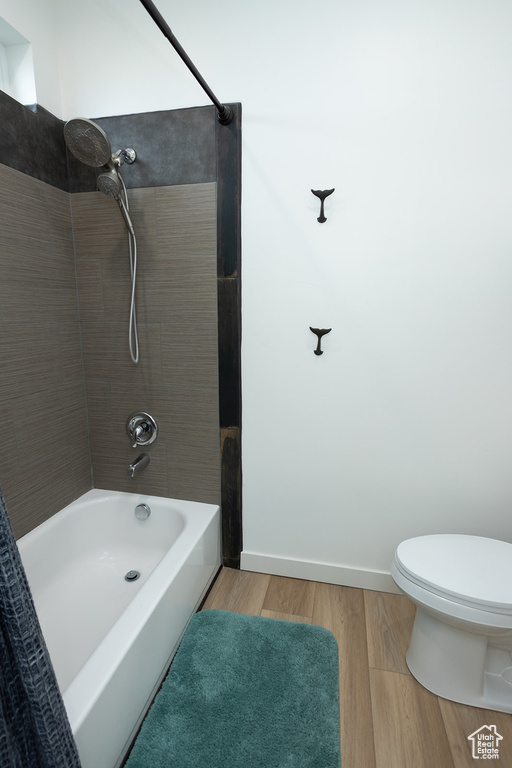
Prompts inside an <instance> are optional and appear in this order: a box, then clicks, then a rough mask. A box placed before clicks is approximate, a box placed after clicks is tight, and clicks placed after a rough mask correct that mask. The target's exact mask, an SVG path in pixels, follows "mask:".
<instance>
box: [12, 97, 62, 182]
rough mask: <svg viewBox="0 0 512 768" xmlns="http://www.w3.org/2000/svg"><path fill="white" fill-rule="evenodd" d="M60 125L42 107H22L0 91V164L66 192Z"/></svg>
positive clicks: (60, 122)
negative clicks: (0, 130) (0, 133)
mask: <svg viewBox="0 0 512 768" xmlns="http://www.w3.org/2000/svg"><path fill="white" fill-rule="evenodd" d="M63 125H64V123H63V121H62V120H59V119H58V118H57V117H55V116H54V115H52V114H51V112H48V111H47V110H46V109H44V108H43V107H40V106H38V105H37V104H35V105H33V106H31V107H25V106H23V104H20V103H19V102H18V101H16V99H13V98H11V97H10V96H8V95H7V94H6V93H4V92H3V91H0V126H1V129H2V136H1V140H0V163H2V164H3V165H7V166H9V168H14V169H15V170H17V171H21V173H26V174H27V175H28V176H32V177H33V178H35V179H40V180H41V181H44V182H46V183H47V184H51V185H52V186H53V187H58V188H59V189H63V190H65V191H66V192H67V191H68V190H69V187H68V172H67V167H66V145H65V143H64V137H63V135H62V126H63Z"/></svg>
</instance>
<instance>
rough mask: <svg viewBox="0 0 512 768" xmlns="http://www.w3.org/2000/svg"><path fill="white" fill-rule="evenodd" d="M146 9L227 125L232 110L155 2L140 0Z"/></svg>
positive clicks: (218, 116) (222, 122)
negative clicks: (206, 78) (188, 51)
mask: <svg viewBox="0 0 512 768" xmlns="http://www.w3.org/2000/svg"><path fill="white" fill-rule="evenodd" d="M140 2H141V3H142V5H143V6H144V8H145V9H146V11H147V12H148V13H149V15H150V16H151V18H152V19H153V21H154V22H155V24H156V25H157V27H158V28H159V29H160V31H161V32H162V33H163V34H164V35H165V37H166V38H167V39H168V41H169V42H170V44H171V45H172V46H173V48H174V50H175V51H176V53H177V54H178V56H180V58H181V59H182V61H184V62H185V64H186V65H187V67H188V68H189V70H190V71H191V72H192V74H193V75H194V77H195V78H196V80H197V82H198V83H199V85H200V86H201V88H202V89H203V91H204V92H205V93H206V94H207V96H208V98H209V99H210V100H211V101H213V103H214V104H215V106H216V107H217V110H218V114H217V119H218V121H219V123H220V124H221V125H229V123H230V122H231V121H232V119H233V111H232V110H231V109H230V107H228V106H227V104H222V103H221V102H220V101H219V100H218V98H217V97H216V96H215V94H214V92H213V91H212V89H211V88H210V86H209V85H208V83H207V82H206V80H205V79H204V78H203V76H202V75H201V73H200V72H199V71H198V69H197V68H196V66H195V64H194V63H193V62H192V60H191V59H190V58H189V56H188V55H187V53H186V52H185V51H184V50H183V48H182V47H181V45H180V43H179V42H178V40H176V38H175V37H174V35H173V33H172V31H171V29H170V27H169V25H168V24H167V22H166V21H165V19H164V17H163V16H162V14H161V13H160V11H159V10H158V8H157V7H156V6H155V4H154V3H153V2H152V0H140Z"/></svg>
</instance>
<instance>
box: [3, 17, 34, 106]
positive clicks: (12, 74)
mask: <svg viewBox="0 0 512 768" xmlns="http://www.w3.org/2000/svg"><path fill="white" fill-rule="evenodd" d="M0 90H2V91H5V93H8V94H9V96H12V97H13V99H16V101H19V102H20V103H21V104H35V103H36V102H37V98H36V83H35V78H34V61H33V58H32V46H31V44H30V42H29V41H28V40H27V39H26V38H25V37H23V35H21V34H20V33H19V32H17V31H16V30H15V29H14V27H11V25H10V24H8V23H7V22H6V21H5V20H4V19H2V18H1V17H0Z"/></svg>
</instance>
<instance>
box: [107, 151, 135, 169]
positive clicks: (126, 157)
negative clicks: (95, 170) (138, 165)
mask: <svg viewBox="0 0 512 768" xmlns="http://www.w3.org/2000/svg"><path fill="white" fill-rule="evenodd" d="M136 159H137V153H136V151H135V150H134V149H132V148H131V147H127V148H126V149H118V150H117V152H114V154H113V155H112V162H113V163H114V165H122V164H123V163H128V165H132V164H133V163H134V162H135V161H136Z"/></svg>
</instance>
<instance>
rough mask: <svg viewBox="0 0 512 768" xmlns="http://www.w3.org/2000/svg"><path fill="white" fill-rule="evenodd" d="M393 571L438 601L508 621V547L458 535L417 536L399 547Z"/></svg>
mask: <svg viewBox="0 0 512 768" xmlns="http://www.w3.org/2000/svg"><path fill="white" fill-rule="evenodd" d="M394 565H395V567H396V569H397V570H398V571H399V572H400V573H401V574H402V576H404V578H406V579H408V580H409V581H411V582H413V583H414V584H416V585H417V586H419V587H421V588H423V589H425V590H427V591H428V592H431V593H433V594H435V595H438V596H439V597H443V598H445V599H447V600H451V601H454V602H457V603H460V604H462V605H466V606H469V607H471V608H478V609H480V610H483V611H489V612H492V613H497V614H502V615H505V616H512V544H508V543H507V542H504V541H498V540H496V539H487V538H484V537H481V536H467V535H464V534H434V535H430V536H419V537H416V538H414V539H407V540H406V541H403V542H402V543H401V544H399V546H398V548H397V550H396V553H395V562H394Z"/></svg>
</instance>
